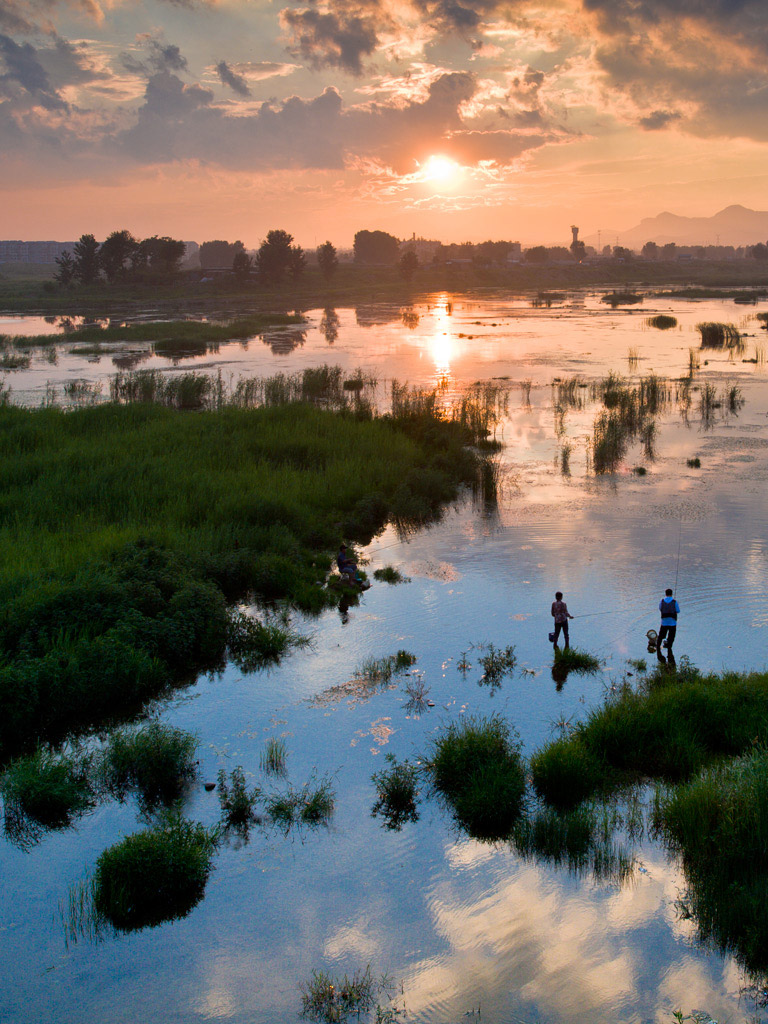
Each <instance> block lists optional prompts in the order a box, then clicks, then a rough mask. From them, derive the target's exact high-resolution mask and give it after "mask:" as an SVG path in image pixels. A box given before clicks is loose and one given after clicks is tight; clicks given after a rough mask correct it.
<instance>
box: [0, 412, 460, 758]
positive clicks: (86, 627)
mask: <svg viewBox="0 0 768 1024" xmlns="http://www.w3.org/2000/svg"><path fill="white" fill-rule="evenodd" d="M427 405H428V403H427ZM356 408H357V413H355V412H354V411H353V406H350V410H348V411H346V412H331V411H329V410H327V409H322V408H317V407H315V406H313V405H311V404H309V403H306V402H305V403H292V404H288V405H276V406H271V407H268V408H238V407H233V406H230V405H227V406H223V407H221V408H218V409H214V410H209V409H205V410H201V411H196V412H191V411H184V410H180V409H177V408H168V407H166V406H161V405H158V404H156V403H147V402H142V403H134V402H129V403H127V404H107V405H102V406H96V407H91V408H84V409H78V410H72V411H69V412H64V411H62V410H59V409H37V410H26V409H19V408H15V407H11V406H3V407H1V408H0V456H1V458H0V466H1V468H0V495H1V496H2V497H1V498H0V557H2V559H3V565H4V573H3V576H2V580H0V596H1V597H2V612H1V613H0V654H1V655H2V662H1V663H0V710H1V711H2V714H1V715H0V758H2V759H6V758H7V757H8V756H9V755H11V754H12V753H14V752H16V751H19V750H20V749H23V748H25V747H27V746H29V745H30V744H34V742H35V741H40V740H56V739H60V738H61V737H62V736H64V735H66V734H67V733H71V732H78V731H82V730H83V729H85V728H87V727H89V726H92V725H97V724H101V723H104V722H106V721H110V720H114V719H119V718H123V717H126V716H130V715H131V714H135V713H136V711H137V710H139V709H140V708H141V707H142V706H143V705H144V704H145V703H146V701H147V700H148V699H150V698H152V697H154V696H156V695H157V694H158V693H160V692H162V691H163V689H164V688H166V687H168V686H171V685H174V684H178V683H180V682H184V681H185V680H187V679H190V678H193V677H194V675H195V674H196V673H197V672H198V671H199V670H200V669H201V668H207V667H213V666H215V665H218V664H220V663H221V661H222V659H223V657H224V655H225V652H226V648H227V644H228V643H229V644H231V645H232V646H233V648H234V649H235V650H239V649H240V647H242V645H243V643H246V644H247V643H248V642H249V641H250V639H251V638H250V634H249V635H248V636H245V635H243V636H241V637H240V636H239V635H238V628H239V627H237V623H235V624H234V625H235V629H234V635H233V620H232V617H231V615H230V613H229V610H228V608H227V600H228V599H232V598H235V597H237V596H241V595H245V594H246V593H252V594H253V595H255V597H256V599H257V600H259V601H261V602H273V601H275V600H279V599H285V600H287V601H289V602H291V603H293V604H296V605H299V606H301V607H303V608H305V609H309V610H312V609H315V610H317V609H320V608H322V607H324V606H326V605H327V604H329V603H332V602H334V601H336V600H337V599H338V597H337V595H336V596H334V594H333V592H332V591H330V590H329V589H328V588H326V587H324V586H323V582H324V580H325V577H326V574H327V571H328V569H329V567H330V565H331V558H332V552H333V551H334V550H335V548H336V547H337V545H338V543H339V540H340V539H341V537H342V536H345V537H346V538H347V540H353V541H354V540H358V541H367V540H368V539H369V538H370V537H371V535H372V534H373V533H374V532H375V531H376V530H378V529H380V528H381V527H382V526H383V525H384V524H385V522H386V521H387V520H388V519H397V520H401V521H402V522H403V523H405V522H414V521H416V522H418V521H421V520H424V519H427V518H429V517H430V516H431V515H433V514H435V512H436V511H437V510H438V509H439V507H440V505H441V503H444V502H446V501H448V500H450V499H451V498H453V497H454V496H455V495H456V493H457V488H458V486H459V484H460V483H461V482H462V480H469V479H471V477H472V475H473V473H474V472H475V458H474V456H473V455H472V454H471V453H470V452H469V451H468V450H467V449H466V447H465V443H466V442H467V441H468V440H469V439H470V438H469V435H468V432H467V430H466V429H465V428H464V427H462V426H461V425H460V424H459V423H449V422H446V421H444V420H441V419H440V418H438V417H437V416H436V415H434V414H430V411H429V409H425V408H424V403H423V402H422V403H415V404H412V405H409V404H408V402H405V401H400V402H399V404H398V408H399V413H400V414H399V416H398V417H397V418H391V417H389V418H378V419H374V418H372V416H371V414H370V411H369V410H368V409H367V407H365V406H362V405H358V406H356ZM240 632H242V630H240ZM246 632H248V631H247V630H246ZM241 653H242V652H241Z"/></svg>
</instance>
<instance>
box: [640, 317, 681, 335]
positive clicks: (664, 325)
mask: <svg viewBox="0 0 768 1024" xmlns="http://www.w3.org/2000/svg"><path fill="white" fill-rule="evenodd" d="M645 322H646V323H647V324H648V326H649V327H655V328H656V329H657V330H659V331H669V330H671V329H672V328H673V327H677V317H674V316H668V315H667V314H666V313H658V314H657V315H656V316H650V317H648V319H647V320H646V321H645Z"/></svg>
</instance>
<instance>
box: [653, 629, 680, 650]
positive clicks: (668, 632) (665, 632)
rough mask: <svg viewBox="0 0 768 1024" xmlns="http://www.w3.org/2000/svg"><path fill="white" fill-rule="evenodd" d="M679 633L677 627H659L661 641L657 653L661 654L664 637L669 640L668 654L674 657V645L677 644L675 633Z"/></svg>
mask: <svg viewBox="0 0 768 1024" xmlns="http://www.w3.org/2000/svg"><path fill="white" fill-rule="evenodd" d="M676 632H677V626H659V639H658V642H657V643H658V646H657V648H656V649H657V651H658V652H659V654H661V645H662V642H663V641H664V637H666V638H667V654H668V655H669V656H671V655H672V644H673V643H674V642H675V633H676Z"/></svg>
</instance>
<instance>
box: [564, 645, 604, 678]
mask: <svg viewBox="0 0 768 1024" xmlns="http://www.w3.org/2000/svg"><path fill="white" fill-rule="evenodd" d="M555 661H556V662H558V663H559V665H560V667H561V668H563V669H566V670H567V671H568V672H576V673H580V674H588V673H590V672H597V670H598V669H599V668H600V659H599V658H596V657H595V656H594V655H593V654H590V653H589V652H588V651H582V650H580V649H579V648H578V647H564V648H563V650H560V648H559V647H556V648H555Z"/></svg>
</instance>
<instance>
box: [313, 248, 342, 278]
mask: <svg viewBox="0 0 768 1024" xmlns="http://www.w3.org/2000/svg"><path fill="white" fill-rule="evenodd" d="M317 265H318V267H320V273H321V274H322V275H323V277H324V278H325V280H326V281H330V280H331V278H332V277H333V275H334V274H335V273H336V270H337V268H338V266H339V258H338V256H337V255H336V248H335V246H333V245H331V243H330V242H323V244H322V245H318V247H317Z"/></svg>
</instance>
